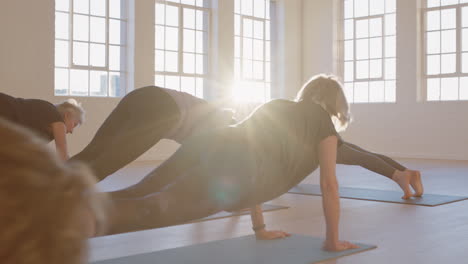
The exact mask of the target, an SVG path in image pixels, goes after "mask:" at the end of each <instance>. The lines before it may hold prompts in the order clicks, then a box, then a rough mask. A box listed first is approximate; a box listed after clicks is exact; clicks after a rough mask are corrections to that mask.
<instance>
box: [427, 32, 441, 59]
mask: <svg viewBox="0 0 468 264" xmlns="http://www.w3.org/2000/svg"><path fill="white" fill-rule="evenodd" d="M426 45H427V48H426V49H427V50H426V52H427V54H435V53H440V31H433V32H427V40H426Z"/></svg>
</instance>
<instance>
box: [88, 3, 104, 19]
mask: <svg viewBox="0 0 468 264" xmlns="http://www.w3.org/2000/svg"><path fill="white" fill-rule="evenodd" d="M89 2H90V4H91V15H95V16H106V0H89Z"/></svg>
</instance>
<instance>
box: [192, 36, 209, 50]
mask: <svg viewBox="0 0 468 264" xmlns="http://www.w3.org/2000/svg"><path fill="white" fill-rule="evenodd" d="M196 36H197V43H196V44H195V48H196V52H197V53H206V51H207V50H208V47H206V45H207V43H208V41H207V40H206V38H208V33H206V32H202V31H197V32H196Z"/></svg>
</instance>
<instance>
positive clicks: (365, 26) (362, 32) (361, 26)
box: [356, 19, 369, 38]
mask: <svg viewBox="0 0 468 264" xmlns="http://www.w3.org/2000/svg"><path fill="white" fill-rule="evenodd" d="M367 37H369V20H368V19H363V20H357V21H356V38H367Z"/></svg>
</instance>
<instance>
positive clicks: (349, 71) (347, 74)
mask: <svg viewBox="0 0 468 264" xmlns="http://www.w3.org/2000/svg"><path fill="white" fill-rule="evenodd" d="M344 81H345V82H352V81H354V63H353V62H345V69H344Z"/></svg>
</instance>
